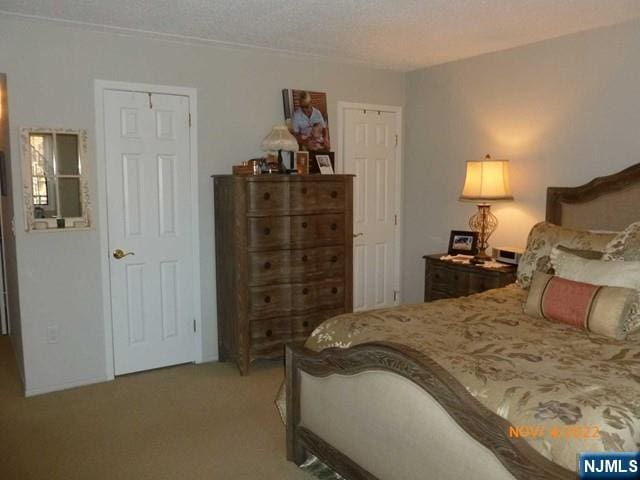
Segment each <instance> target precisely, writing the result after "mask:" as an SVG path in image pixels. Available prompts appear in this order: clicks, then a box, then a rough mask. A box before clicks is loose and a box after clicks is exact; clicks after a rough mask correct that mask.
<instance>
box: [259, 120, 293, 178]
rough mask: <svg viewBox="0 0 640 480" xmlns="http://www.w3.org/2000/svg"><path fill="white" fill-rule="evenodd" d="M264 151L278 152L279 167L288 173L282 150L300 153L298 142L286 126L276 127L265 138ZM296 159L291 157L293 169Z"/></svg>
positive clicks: (263, 142) (262, 145)
mask: <svg viewBox="0 0 640 480" xmlns="http://www.w3.org/2000/svg"><path fill="white" fill-rule="evenodd" d="M261 147H262V150H264V151H265V152H268V151H274V150H277V151H278V167H279V168H280V170H281V171H283V172H286V171H287V169H286V168H285V166H284V163H283V161H282V150H284V151H287V152H297V151H298V140H296V137H294V136H293V135H292V134H291V132H289V129H288V128H287V126H286V125H276V126H275V127H273V128H272V129H271V132H270V133H269V135H267V136H266V137H264V140H262V144H261ZM293 164H294V158H293V155H292V156H291V169H292V170H293V168H294V165H293Z"/></svg>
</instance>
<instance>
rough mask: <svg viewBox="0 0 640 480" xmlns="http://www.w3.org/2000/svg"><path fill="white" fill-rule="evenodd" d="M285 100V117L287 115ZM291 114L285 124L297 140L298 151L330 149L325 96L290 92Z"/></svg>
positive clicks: (315, 93)
mask: <svg viewBox="0 0 640 480" xmlns="http://www.w3.org/2000/svg"><path fill="white" fill-rule="evenodd" d="M287 100H288V99H285V116H286V115H287V107H288V105H287ZM291 103H292V105H293V114H292V115H291V121H290V122H287V124H288V125H289V129H290V131H291V133H292V134H293V136H294V137H296V139H297V140H298V145H299V147H300V150H303V151H308V152H326V151H329V150H330V149H331V143H330V140H329V123H328V115H327V94H326V93H323V92H310V91H307V90H291Z"/></svg>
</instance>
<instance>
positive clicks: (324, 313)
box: [291, 308, 345, 342]
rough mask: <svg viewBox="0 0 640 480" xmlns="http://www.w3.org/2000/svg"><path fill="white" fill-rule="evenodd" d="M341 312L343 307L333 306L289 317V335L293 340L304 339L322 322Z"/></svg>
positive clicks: (343, 310)
mask: <svg viewBox="0 0 640 480" xmlns="http://www.w3.org/2000/svg"><path fill="white" fill-rule="evenodd" d="M343 313H345V309H344V308H334V309H330V310H321V311H319V312H317V313H312V314H309V315H298V316H295V317H291V335H292V337H293V341H294V342H295V341H301V340H306V339H307V337H308V336H309V335H310V334H311V332H313V331H314V330H315V328H316V327H317V326H318V325H320V324H321V323H322V322H324V321H325V320H327V319H329V318H333V317H335V316H336V315H341V314H343Z"/></svg>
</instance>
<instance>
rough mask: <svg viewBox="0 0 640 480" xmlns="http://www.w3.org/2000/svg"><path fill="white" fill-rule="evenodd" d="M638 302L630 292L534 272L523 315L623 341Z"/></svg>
mask: <svg viewBox="0 0 640 480" xmlns="http://www.w3.org/2000/svg"><path fill="white" fill-rule="evenodd" d="M637 302H638V292H637V291H636V290H634V289H631V288H622V287H606V286H600V285H592V284H590V283H583V282H575V281H573V280H567V279H566V278H561V277H556V276H553V275H548V274H546V273H542V272H535V274H534V276H533V280H532V282H531V289H530V290H529V296H528V297H527V302H526V304H525V306H524V311H525V313H527V314H529V315H534V316H538V317H543V318H546V319H548V320H553V321H556V322H561V323H566V324H567V325H571V326H573V327H577V328H584V329H586V330H590V331H592V332H595V333H599V334H601V335H606V336H609V337H614V338H624V336H625V334H626V332H625V329H624V326H625V323H626V321H627V319H628V317H629V315H630V314H631V310H632V307H634V306H635V304H637Z"/></svg>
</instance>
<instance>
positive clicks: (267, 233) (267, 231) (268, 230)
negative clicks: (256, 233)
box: [262, 227, 271, 235]
mask: <svg viewBox="0 0 640 480" xmlns="http://www.w3.org/2000/svg"><path fill="white" fill-rule="evenodd" d="M262 232H263V233H264V234H265V235H269V234H270V233H271V229H270V228H269V227H264V230H262Z"/></svg>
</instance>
